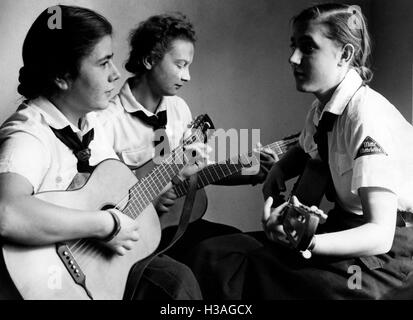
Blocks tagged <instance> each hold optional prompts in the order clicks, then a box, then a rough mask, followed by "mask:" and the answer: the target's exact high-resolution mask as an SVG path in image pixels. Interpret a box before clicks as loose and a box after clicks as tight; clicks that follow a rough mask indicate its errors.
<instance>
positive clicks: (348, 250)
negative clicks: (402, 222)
mask: <svg viewBox="0 0 413 320" xmlns="http://www.w3.org/2000/svg"><path fill="white" fill-rule="evenodd" d="M394 231H395V228H394V226H393V227H391V226H390V227H387V226H382V225H379V224H375V223H371V222H370V223H366V224H364V225H362V226H359V227H356V228H353V229H348V230H345V231H339V232H332V233H325V234H317V235H315V243H316V245H315V247H314V250H313V253H314V254H320V255H329V256H348V257H360V256H369V255H377V254H383V253H386V252H388V251H389V250H390V248H391V245H392V242H393V237H394Z"/></svg>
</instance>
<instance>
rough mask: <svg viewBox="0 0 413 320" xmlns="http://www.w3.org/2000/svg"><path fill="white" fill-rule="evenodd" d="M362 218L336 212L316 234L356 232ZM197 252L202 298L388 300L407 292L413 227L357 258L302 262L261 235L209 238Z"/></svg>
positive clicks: (195, 261)
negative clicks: (381, 249)
mask: <svg viewBox="0 0 413 320" xmlns="http://www.w3.org/2000/svg"><path fill="white" fill-rule="evenodd" d="M362 219H363V218H362V217H360V216H355V215H353V214H348V213H343V212H342V211H341V212H339V211H338V210H337V209H335V210H333V211H332V212H330V214H329V218H328V222H327V223H326V224H325V225H324V226H323V229H322V230H319V232H333V231H339V230H344V229H348V228H352V227H356V226H358V225H360V224H362V223H363V221H362ZM196 250H197V256H196V257H195V258H194V259H193V260H192V261H191V263H190V266H191V269H192V270H193V271H194V273H195V276H196V277H197V279H198V281H199V283H200V286H201V289H202V292H203V295H204V298H205V299H250V300H268V299H390V298H391V297H392V296H393V295H397V293H398V290H401V289H402V288H403V290H405V291H404V292H406V291H408V289H406V286H407V285H408V282H407V277H408V275H409V273H411V271H413V260H412V256H413V228H410V227H403V226H402V223H399V224H398V226H397V227H396V232H395V237H394V241H393V245H392V248H391V250H390V251H389V252H388V253H386V254H381V255H376V256H366V257H358V258H348V259H344V258H331V257H321V256H316V255H314V256H313V257H312V258H311V259H308V260H307V259H304V258H302V256H301V255H300V254H299V253H298V252H296V251H294V250H291V249H289V248H285V247H283V246H280V245H278V244H275V243H273V242H270V241H268V240H267V239H266V238H265V235H264V234H263V232H258V233H250V234H235V235H231V236H226V237H219V238H215V239H210V240H207V241H204V242H202V243H201V244H200V246H199V247H198V248H197V249H196ZM411 298H413V296H412V297H411Z"/></svg>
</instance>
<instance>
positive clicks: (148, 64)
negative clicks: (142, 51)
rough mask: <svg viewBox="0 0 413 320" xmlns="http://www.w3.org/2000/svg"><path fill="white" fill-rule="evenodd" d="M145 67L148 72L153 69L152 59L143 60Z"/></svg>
mask: <svg viewBox="0 0 413 320" xmlns="http://www.w3.org/2000/svg"><path fill="white" fill-rule="evenodd" d="M143 65H144V66H145V68H146V70H151V69H152V67H153V62H152V59H151V58H150V57H145V58H144V59H143Z"/></svg>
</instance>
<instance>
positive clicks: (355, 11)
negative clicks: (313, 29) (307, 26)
mask: <svg viewBox="0 0 413 320" xmlns="http://www.w3.org/2000/svg"><path fill="white" fill-rule="evenodd" d="M314 20H315V21H317V22H320V23H322V24H323V25H325V26H326V27H327V30H328V31H327V34H326V35H325V36H326V37H327V38H329V39H331V40H333V41H336V42H338V43H340V44H342V45H343V46H344V45H346V44H351V45H352V46H353V47H354V57H353V59H352V61H351V66H352V68H354V69H355V70H356V71H357V72H358V73H359V75H360V77H361V78H362V79H363V83H365V84H367V83H369V82H370V81H371V79H372V78H373V72H372V71H371V70H370V54H371V40H370V36H369V32H368V30H367V22H366V18H365V17H364V15H363V13H362V12H361V9H360V7H359V6H353V5H346V4H335V3H334V4H333V3H326V4H321V5H316V6H313V7H310V8H307V9H305V10H303V11H302V12H301V13H300V14H298V15H297V16H295V17H293V19H292V22H293V24H294V25H296V24H302V23H307V22H309V21H314Z"/></svg>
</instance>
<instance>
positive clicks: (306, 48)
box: [300, 43, 316, 54]
mask: <svg viewBox="0 0 413 320" xmlns="http://www.w3.org/2000/svg"><path fill="white" fill-rule="evenodd" d="M315 49H316V48H315V46H314V45H312V44H311V43H304V44H302V45H301V46H300V50H301V52H302V53H304V54H311V53H313V52H314V50H315Z"/></svg>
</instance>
